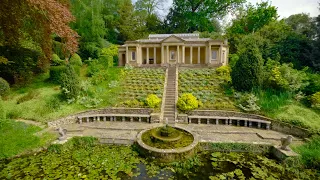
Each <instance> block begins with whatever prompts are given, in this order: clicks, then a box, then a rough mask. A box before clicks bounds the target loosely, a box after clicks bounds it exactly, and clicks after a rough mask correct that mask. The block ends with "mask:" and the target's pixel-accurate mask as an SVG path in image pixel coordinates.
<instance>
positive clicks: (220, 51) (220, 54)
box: [219, 45, 222, 64]
mask: <svg viewBox="0 0 320 180" xmlns="http://www.w3.org/2000/svg"><path fill="white" fill-rule="evenodd" d="M219 57H220V63H221V64H222V45H220V49H219Z"/></svg>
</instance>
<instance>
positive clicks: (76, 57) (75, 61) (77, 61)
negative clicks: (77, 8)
mask: <svg viewBox="0 0 320 180" xmlns="http://www.w3.org/2000/svg"><path fill="white" fill-rule="evenodd" d="M69 63H70V64H71V65H74V66H80V67H81V66H82V60H81V57H80V56H79V55H78V54H77V53H75V54H74V55H72V57H71V58H70V60H69Z"/></svg>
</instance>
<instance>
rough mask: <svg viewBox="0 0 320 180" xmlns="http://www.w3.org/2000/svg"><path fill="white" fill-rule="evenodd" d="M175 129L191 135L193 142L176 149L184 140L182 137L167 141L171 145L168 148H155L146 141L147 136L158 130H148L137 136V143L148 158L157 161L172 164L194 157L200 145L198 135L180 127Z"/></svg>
mask: <svg viewBox="0 0 320 180" xmlns="http://www.w3.org/2000/svg"><path fill="white" fill-rule="evenodd" d="M174 128H175V129H177V130H179V131H181V132H182V133H185V134H188V135H190V136H191V137H192V138H193V140H191V141H190V143H188V144H183V145H182V147H175V144H177V143H176V142H177V141H179V140H181V138H183V137H180V139H178V138H177V139H178V140H177V141H167V142H166V143H169V146H168V147H165V145H164V146H157V145H155V147H153V146H151V145H150V143H149V144H148V142H145V140H146V139H145V135H150V136H152V133H151V131H152V130H154V129H157V128H153V129H146V130H143V131H141V132H140V133H139V134H138V135H137V143H138V145H139V147H140V150H141V151H142V153H143V154H145V155H147V156H151V157H153V158H155V159H158V160H159V161H161V162H171V161H176V160H181V159H185V158H188V157H190V156H193V155H194V153H195V152H196V147H197V145H198V143H199V136H198V134H196V133H193V132H191V131H189V130H187V129H184V128H180V127H174ZM156 144H157V143H156ZM160 147H161V148H160Z"/></svg>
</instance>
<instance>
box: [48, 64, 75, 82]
mask: <svg viewBox="0 0 320 180" xmlns="http://www.w3.org/2000/svg"><path fill="white" fill-rule="evenodd" d="M72 67H73V69H74V71H75V72H76V74H77V75H80V67H79V66H72ZM66 71H67V67H66V66H51V67H50V81H52V82H54V83H58V84H59V83H61V82H62V81H61V78H62V77H61V75H62V74H63V73H65V72H66Z"/></svg>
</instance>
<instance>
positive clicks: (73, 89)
mask: <svg viewBox="0 0 320 180" xmlns="http://www.w3.org/2000/svg"><path fill="white" fill-rule="evenodd" d="M61 92H62V95H63V96H64V98H66V100H69V101H74V100H76V99H77V98H78V95H79V94H80V81H79V77H78V75H77V74H76V72H75V70H74V68H73V67H72V66H71V65H70V64H68V65H67V67H66V71H65V72H64V73H62V75H61Z"/></svg>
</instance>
